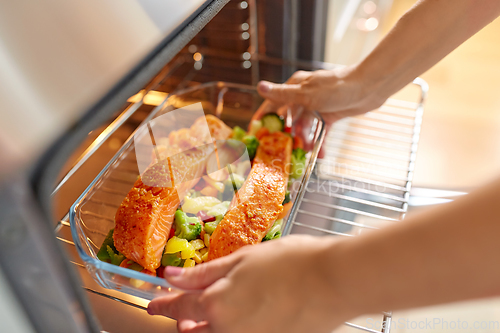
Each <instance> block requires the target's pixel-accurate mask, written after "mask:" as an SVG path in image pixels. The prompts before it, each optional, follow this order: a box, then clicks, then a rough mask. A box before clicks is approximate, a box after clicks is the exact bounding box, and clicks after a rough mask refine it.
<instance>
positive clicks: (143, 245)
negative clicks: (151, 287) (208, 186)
mask: <svg viewBox="0 0 500 333" xmlns="http://www.w3.org/2000/svg"><path fill="white" fill-rule="evenodd" d="M205 119H206V120H207V124H208V127H209V130H210V133H211V135H212V136H211V138H209V137H201V136H200V135H199V133H203V132H204V131H200V126H204V121H203V118H198V120H197V121H196V122H195V123H194V124H193V125H192V126H191V128H189V129H185V130H180V131H178V132H179V133H178V136H176V135H175V134H174V135H172V136H171V137H170V138H169V139H170V141H171V146H170V147H168V152H169V153H172V152H178V151H185V152H181V153H178V154H176V155H172V156H171V157H169V158H168V159H165V160H163V161H162V162H160V163H155V164H153V165H151V166H150V167H149V168H148V169H147V170H146V172H144V174H143V178H144V179H141V178H139V179H138V180H137V181H136V182H135V184H134V187H133V188H132V189H131V190H130V192H129V193H128V194H127V196H126V197H125V199H124V200H123V202H122V203H121V205H120V207H119V208H118V211H117V212H116V215H115V231H114V233H113V240H114V244H115V247H116V249H117V250H118V251H119V252H121V253H122V254H123V255H125V257H127V258H128V259H130V260H133V261H135V262H136V263H138V264H139V265H141V266H142V267H144V268H145V269H147V270H149V271H154V270H156V269H157V268H158V267H159V266H160V261H161V256H162V252H163V249H164V247H165V244H166V242H167V238H168V235H169V233H170V229H171V227H172V222H173V220H174V214H175V211H176V210H177V207H178V206H179V204H180V199H179V198H182V197H184V195H185V193H186V192H187V191H188V190H189V189H191V188H192V187H193V186H194V185H196V183H197V182H198V180H199V178H200V177H201V176H202V175H203V172H204V170H205V167H206V160H207V157H208V155H209V151H210V149H212V150H213V148H212V147H213V145H211V144H208V145H203V144H204V143H208V142H210V141H212V140H211V139H213V140H225V139H227V138H228V137H229V136H230V135H231V133H232V130H231V128H229V127H228V126H226V125H225V124H224V123H223V122H222V121H221V120H220V119H218V118H216V117H214V116H211V115H207V116H206V117H205ZM186 130H187V131H189V133H190V135H188V138H189V140H186V136H185V134H186ZM181 133H182V138H181ZM205 133H206V132H205ZM191 134H192V135H191ZM172 141H174V142H172ZM197 145H203V146H201V147H195V146H197ZM211 146H212V147H211ZM193 147H194V148H193ZM186 150H187V151H186ZM169 166H170V167H169ZM146 179H149V182H146V183H148V184H151V180H152V181H153V184H154V185H158V184H161V182H162V181H161V180H160V181H159V182H158V181H157V179H167V181H165V186H162V187H159V186H158V187H155V186H148V185H146V184H144V183H143V180H144V181H146ZM189 179H191V180H189ZM184 180H188V181H184ZM167 183H168V186H167ZM175 184H178V185H177V186H176V187H174V185H175ZM179 184H180V185H179Z"/></svg>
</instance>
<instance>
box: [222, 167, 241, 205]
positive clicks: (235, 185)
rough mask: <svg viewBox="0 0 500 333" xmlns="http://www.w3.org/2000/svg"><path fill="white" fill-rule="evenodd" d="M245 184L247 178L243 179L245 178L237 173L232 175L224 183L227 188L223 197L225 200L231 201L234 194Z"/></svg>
mask: <svg viewBox="0 0 500 333" xmlns="http://www.w3.org/2000/svg"><path fill="white" fill-rule="evenodd" d="M244 182H245V178H243V176H240V175H238V174H237V173H232V174H230V175H229V178H228V179H226V181H225V182H224V185H225V186H226V188H225V190H224V193H223V195H222V198H223V200H225V201H231V199H232V198H233V196H234V194H235V193H236V192H238V190H239V189H240V188H241V187H242V186H243V183H244Z"/></svg>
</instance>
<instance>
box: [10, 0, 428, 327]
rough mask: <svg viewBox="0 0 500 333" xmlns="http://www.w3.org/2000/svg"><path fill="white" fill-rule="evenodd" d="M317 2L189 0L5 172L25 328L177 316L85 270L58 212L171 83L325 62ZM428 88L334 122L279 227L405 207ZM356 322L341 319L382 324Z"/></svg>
mask: <svg viewBox="0 0 500 333" xmlns="http://www.w3.org/2000/svg"><path fill="white" fill-rule="evenodd" d="M358 5H359V4H358ZM327 12H328V2H327V1H321V0H316V1H270V0H262V1H257V0H246V1H245V0H244V1H226V0H214V1H198V5H197V6H195V7H193V8H190V11H189V12H188V14H189V15H188V16H187V18H185V19H184V20H183V21H182V22H181V23H179V24H177V25H176V26H175V27H174V28H173V29H171V31H170V32H169V34H168V35H167V37H165V38H163V39H162V40H160V41H159V42H158V43H156V45H155V47H154V49H153V51H151V52H149V53H148V54H147V55H145V56H144V57H142V58H141V59H140V62H139V64H138V65H136V66H135V67H134V69H133V70H131V71H130V72H128V74H127V75H126V76H125V77H121V79H120V80H116V81H115V82H114V84H113V85H112V86H111V87H110V88H109V89H108V90H105V91H104V90H103V93H104V92H106V93H105V94H103V96H102V98H100V99H99V100H97V101H96V102H95V103H93V104H92V105H91V107H90V108H88V109H87V111H86V112H85V113H84V115H83V116H81V115H79V120H78V121H76V122H75V123H74V124H73V126H72V127H71V128H70V130H68V131H67V132H65V133H64V134H62V136H60V137H59V138H58V139H57V140H56V141H55V143H53V144H52V145H51V146H50V148H49V149H47V150H46V151H45V152H44V153H43V154H42V155H40V157H39V159H38V160H37V161H36V163H32V164H30V166H29V167H28V168H27V172H26V174H28V175H29V177H23V176H20V175H19V174H16V173H13V175H14V176H13V177H12V178H10V179H9V180H8V181H4V182H3V185H2V187H1V191H0V197H1V198H0V205H2V210H1V212H0V214H1V216H2V224H1V229H0V237H1V238H0V247H2V251H1V254H0V263H1V267H2V272H3V276H4V279H5V281H3V283H8V284H9V285H11V287H12V290H13V291H14V294H13V295H12V297H11V298H13V299H15V300H16V301H15V302H17V303H18V304H17V306H18V307H19V309H21V310H20V312H21V313H23V314H24V317H23V318H26V321H27V322H29V323H30V325H29V326H30V327H31V328H32V329H33V331H36V332H51V333H53V332H98V331H107V332H143V331H161V332H175V331H176V328H175V326H176V325H175V321H173V320H170V319H168V318H160V317H151V316H149V315H148V314H147V313H146V311H145V309H146V306H147V302H148V301H147V300H145V299H141V298H139V297H134V296H130V295H127V294H125V293H122V292H119V291H116V290H110V289H105V288H103V287H101V286H100V285H99V284H98V283H97V282H96V281H94V280H93V279H92V277H91V276H90V275H89V273H88V272H87V269H86V266H85V263H84V262H82V260H81V258H80V257H79V255H78V253H77V251H76V249H75V245H74V241H73V238H72V236H71V230H70V222H69V209H70V207H71V205H72V204H73V203H74V202H75V200H77V198H78V197H79V196H80V194H81V193H82V192H84V191H85V189H86V188H87V186H88V185H89V184H91V183H92V181H93V180H94V178H95V177H96V176H97V175H98V174H99V172H100V171H101V170H102V169H103V168H104V167H105V166H106V165H107V164H108V162H109V161H110V160H111V159H112V158H113V156H114V155H115V154H116V153H117V152H118V151H119V149H120V148H121V147H122V145H123V144H124V143H125V141H126V140H127V139H128V138H129V137H130V136H131V135H133V134H134V131H135V130H136V129H137V128H138V127H139V126H140V125H141V124H142V123H143V121H144V120H145V119H147V117H148V116H149V115H150V114H151V113H152V112H155V111H156V110H157V109H158V108H161V106H162V103H164V101H165V99H166V98H167V97H168V96H169V95H170V94H172V93H175V92H177V91H179V90H182V89H185V88H189V87H196V86H199V85H201V84H204V83H208V82H214V81H223V82H230V83H234V84H240V85H250V86H255V85H256V84H257V82H258V81H259V80H269V81H273V82H284V81H286V79H287V78H288V77H290V75H291V74H292V73H294V72H295V71H297V70H316V69H329V68H333V67H334V66H335V65H333V64H328V63H325V62H322V60H323V57H322V56H321V55H322V54H324V49H325V43H324V40H325V34H326V32H325V31H326V25H327V23H326V16H325V15H326V14H325V13H327ZM151 15H153V14H151ZM312 22H314V23H312ZM427 90H428V88H427V85H426V83H425V82H424V81H422V80H420V79H416V80H415V81H414V83H413V84H412V85H410V86H408V87H406V88H405V89H404V90H403V91H402V92H400V93H399V94H398V98H395V99H389V100H388V101H387V102H386V103H385V104H384V105H383V106H382V107H380V108H379V109H378V110H375V111H372V112H370V113H368V114H366V115H362V116H358V117H354V118H348V119H343V120H341V121H338V122H336V123H335V124H333V125H332V127H331V128H330V130H329V131H328V133H327V134H326V137H325V139H324V142H323V153H322V155H321V156H320V158H319V159H318V160H317V163H316V168H315V169H314V171H313V173H312V175H311V179H310V180H309V182H308V184H307V189H306V191H305V195H304V197H303V198H302V200H301V203H300V206H299V208H298V211H297V214H296V216H295V218H294V220H293V221H292V223H291V225H290V232H291V233H307V234H312V235H317V236H324V235H333V236H336V237H353V236H356V235H358V234H360V233H364V232H370V230H374V229H377V228H380V227H383V226H384V225H387V224H392V223H398V221H400V220H402V219H403V218H404V216H405V214H406V212H407V210H408V205H409V199H410V198H409V196H410V190H411V185H412V177H413V169H414V165H415V159H416V152H417V147H418V141H419V132H420V127H421V123H422V113H423V103H424V100H425V97H426V94H427ZM23 174H25V173H23ZM44 217H45V218H44ZM49 217H50V218H49ZM54 233H55V236H54ZM26 258H29V260H28V259H26ZM385 260H390V258H380V263H381V264H382V265H383V262H384V261H385ZM19 276H29V278H28V279H22V278H19ZM373 287H374V288H376V286H373ZM387 310H388V312H386V313H382V314H378V316H379V317H380V321H383V323H384V324H383V325H382V327H383V328H382V332H389V331H390V323H391V313H390V309H387ZM21 317H22V316H21ZM363 322H364V323H365V324H366V320H364V321H363V319H362V318H361V319H357V320H354V321H353V322H351V323H346V325H345V327H343V328H341V329H340V330H341V331H344V330H346V331H360V330H361V331H368V332H380V331H377V330H374V329H371V328H367V327H364V326H363Z"/></svg>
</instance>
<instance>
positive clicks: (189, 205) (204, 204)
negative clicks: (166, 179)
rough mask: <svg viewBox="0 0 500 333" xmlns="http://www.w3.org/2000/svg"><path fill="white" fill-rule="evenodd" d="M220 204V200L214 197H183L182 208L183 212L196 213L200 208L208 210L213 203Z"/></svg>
mask: <svg viewBox="0 0 500 333" xmlns="http://www.w3.org/2000/svg"><path fill="white" fill-rule="evenodd" d="M218 204H220V200H219V199H217V198H215V197H198V198H190V197H186V198H184V203H183V204H182V210H183V211H184V212H185V213H190V214H198V212H199V211H200V210H209V209H210V208H212V207H213V206H215V205H218Z"/></svg>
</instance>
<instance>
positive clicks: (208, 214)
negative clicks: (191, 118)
mask: <svg viewBox="0 0 500 333" xmlns="http://www.w3.org/2000/svg"><path fill="white" fill-rule="evenodd" d="M266 117H267V120H266V119H263V120H266V121H254V122H253V123H252V124H251V128H250V130H249V133H247V132H246V131H245V130H243V129H242V128H240V127H238V126H236V127H235V128H233V129H231V128H229V127H227V126H226V125H225V124H224V123H223V122H222V121H221V120H219V119H218V118H216V117H214V116H210V115H207V116H206V117H205V119H206V123H207V124H208V127H209V129H210V135H211V138H212V139H214V140H224V139H228V138H231V140H228V141H227V143H228V146H231V145H233V146H234V142H239V143H240V144H242V145H243V147H245V148H246V152H247V154H248V156H249V158H250V161H248V159H247V160H244V159H240V160H237V161H236V162H234V163H232V164H228V166H227V167H226V168H221V169H220V170H219V171H218V172H212V173H209V174H205V175H204V176H202V177H201V175H202V174H204V171H205V170H206V169H208V167H207V165H208V166H210V164H211V163H212V164H213V163H214V156H216V157H217V158H216V162H215V163H217V162H219V163H220V158H221V154H222V152H223V151H224V147H222V146H219V147H218V149H214V151H215V152H217V154H213V153H212V154H210V152H208V153H207V151H206V150H207V149H211V148H210V146H211V145H204V146H203V145H202V146H199V144H200V143H201V142H207V141H206V140H207V138H205V137H200V135H201V134H200V133H202V132H203V131H199V130H198V126H200V124H202V123H203V121H202V120H203V119H198V120H197V121H196V122H195V123H194V124H193V125H192V126H191V127H190V128H186V129H181V130H179V131H177V132H175V133H172V134H171V135H170V136H169V137H168V139H167V140H163V141H161V142H162V143H161V144H158V146H157V153H159V154H160V156H161V155H162V154H165V153H169V154H167V155H169V156H171V157H170V158H168V159H161V158H160V160H159V161H158V160H157V161H156V163H153V164H152V165H151V166H150V167H149V168H148V169H147V170H146V171H145V172H144V173H143V174H142V176H141V177H139V178H138V180H137V181H136V182H135V184H134V187H133V188H132V189H131V190H130V191H129V193H128V195H127V197H126V198H125V199H124V200H123V202H122V204H121V205H120V207H119V209H118V211H117V213H116V216H115V228H114V229H113V230H111V231H110V233H109V234H108V236H107V237H106V239H105V240H104V242H103V244H102V246H101V248H100V251H99V253H98V258H99V259H100V260H103V261H106V262H110V263H112V264H115V265H120V266H122V267H127V268H130V269H134V270H137V271H142V272H144V273H147V274H150V275H156V273H158V275H160V276H161V274H162V272H163V267H164V266H169V265H170V266H183V267H192V266H194V265H196V264H201V263H203V262H205V261H207V260H210V259H214V258H218V257H221V256H223V255H226V254H229V253H231V252H234V251H235V250H237V249H238V248H239V247H241V246H245V245H248V244H255V243H258V242H260V241H262V240H264V241H266V240H271V239H274V238H277V237H279V236H280V234H281V221H282V218H283V217H284V216H286V214H287V213H288V210H289V209H290V207H291V202H290V194H289V192H288V191H287V186H288V184H289V182H288V178H289V175H290V177H292V178H298V177H300V176H301V174H302V172H303V169H304V166H305V152H304V151H303V150H302V149H301V147H300V146H299V144H300V140H296V139H293V138H292V137H291V135H290V134H288V133H286V131H287V129H286V128H284V126H283V124H284V123H283V121H282V119H280V118H279V116H277V115H275V114H273V115H268V116H266ZM231 142H233V144H231ZM292 146H293V147H292ZM292 149H293V150H292ZM186 152H188V153H186ZM172 153H175V154H174V155H172ZM172 159H174V161H172ZM175 159H177V160H175ZM172 162H175V163H172ZM250 162H251V164H250ZM169 163H170V164H169ZM172 165H175V167H172ZM182 177H184V178H186V177H187V179H190V180H189V181H185V182H183V183H182V184H180V185H179V184H178V185H177V186H175V187H174V186H173V184H172V183H175V180H176V179H180V178H182ZM164 178H167V179H169V181H170V182H169V183H168V184H164V185H165V186H150V185H151V183H150V180H151V179H152V180H155V181H158V179H164ZM245 178H247V179H246V180H245ZM146 184H149V185H146ZM157 185H162V184H157Z"/></svg>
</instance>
